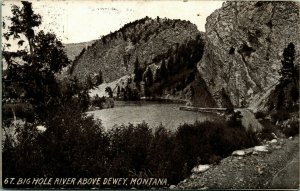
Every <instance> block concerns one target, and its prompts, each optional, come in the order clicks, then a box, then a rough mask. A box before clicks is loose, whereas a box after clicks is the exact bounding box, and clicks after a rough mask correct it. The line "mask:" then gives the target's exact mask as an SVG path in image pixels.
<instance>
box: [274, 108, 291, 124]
mask: <svg viewBox="0 0 300 191" xmlns="http://www.w3.org/2000/svg"><path fill="white" fill-rule="evenodd" d="M289 118H290V113H289V112H288V111H286V110H278V111H275V112H273V113H272V114H271V119H272V121H273V122H274V123H276V122H277V121H279V122H280V121H284V120H287V119H289Z"/></svg>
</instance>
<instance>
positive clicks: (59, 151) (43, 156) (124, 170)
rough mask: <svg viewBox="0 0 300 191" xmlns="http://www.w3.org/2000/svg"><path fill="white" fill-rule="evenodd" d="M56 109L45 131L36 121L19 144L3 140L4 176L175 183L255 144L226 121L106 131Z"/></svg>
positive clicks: (250, 136)
mask: <svg viewBox="0 0 300 191" xmlns="http://www.w3.org/2000/svg"><path fill="white" fill-rule="evenodd" d="M57 114H58V115H56V116H55V117H53V118H51V119H49V121H47V122H46V123H45V127H46V128H47V129H46V131H45V132H42V133H41V132H37V131H36V128H35V127H36V126H35V125H33V124H32V125H30V126H28V128H25V129H27V131H26V132H25V131H24V132H23V133H22V134H21V136H19V137H18V139H19V140H21V142H20V144H18V145H17V146H13V144H10V142H5V144H4V152H3V164H5V166H3V168H4V171H3V172H4V177H6V176H8V175H10V176H11V177H18V176H27V177H30V176H31V177H108V176H110V177H165V178H168V183H169V184H177V183H178V182H179V181H181V180H182V179H184V178H186V177H187V176H189V175H190V172H191V169H192V168H193V167H194V166H195V165H197V164H200V163H201V164H207V163H216V162H218V161H219V160H220V159H221V158H223V157H226V156H228V155H230V154H231V153H232V152H233V151H234V150H237V149H242V148H246V147H251V146H254V145H255V144H256V143H257V140H256V138H255V136H254V134H253V133H249V132H246V131H245V130H244V128H236V127H229V126H227V125H226V123H224V122H222V121H220V122H208V121H205V122H201V123H200V122H196V123H195V124H183V125H181V126H180V127H179V128H178V129H177V131H176V132H169V131H167V130H166V129H165V128H164V127H163V126H162V125H161V126H160V127H158V128H157V129H156V130H155V131H154V132H153V131H152V129H150V127H149V126H148V125H147V124H146V123H142V124H138V125H132V124H129V125H127V126H124V125H123V126H119V127H116V128H114V129H111V130H109V131H107V132H104V131H103V128H102V126H101V124H100V123H95V122H94V121H93V119H92V117H88V116H85V115H81V114H80V113H79V112H77V111H76V110H72V109H70V108H68V107H66V108H65V109H62V110H61V111H59V113H57ZM33 132H35V133H33ZM28 138H29V139H28ZM6 165H7V166H6Z"/></svg>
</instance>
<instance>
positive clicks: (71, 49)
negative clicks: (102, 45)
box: [64, 40, 95, 60]
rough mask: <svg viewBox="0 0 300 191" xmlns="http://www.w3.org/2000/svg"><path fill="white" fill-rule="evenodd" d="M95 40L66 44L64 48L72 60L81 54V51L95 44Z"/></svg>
mask: <svg viewBox="0 0 300 191" xmlns="http://www.w3.org/2000/svg"><path fill="white" fill-rule="evenodd" d="M94 42H95V40H92V41H88V42H81V43H70V44H64V47H65V48H64V50H65V52H66V53H67V56H68V58H69V59H70V60H74V59H75V58H76V56H78V55H79V54H80V52H81V51H82V50H83V49H84V48H87V47H88V46H90V45H91V44H93V43H94Z"/></svg>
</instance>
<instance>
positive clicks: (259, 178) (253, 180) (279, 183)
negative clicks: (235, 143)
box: [176, 136, 299, 189]
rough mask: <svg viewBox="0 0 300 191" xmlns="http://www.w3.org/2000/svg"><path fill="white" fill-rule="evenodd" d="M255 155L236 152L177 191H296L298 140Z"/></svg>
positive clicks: (275, 144)
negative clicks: (289, 190) (180, 190)
mask: <svg viewBox="0 0 300 191" xmlns="http://www.w3.org/2000/svg"><path fill="white" fill-rule="evenodd" d="M263 146H264V147H258V148H266V149H265V150H263V149H261V150H260V151H256V152H254V151H253V152H252V153H251V152H245V151H244V152H236V154H234V155H231V156H229V157H227V158H225V159H223V160H221V162H220V163H219V164H218V165H213V166H211V167H210V168H209V169H208V170H207V171H205V172H202V173H193V174H192V175H191V176H190V177H189V178H187V179H185V180H183V181H182V182H180V183H179V184H178V185H177V186H176V188H177V189H262V188H264V189H267V188H270V189H275V188H276V189H280V188H281V189H297V188H298V187H299V137H298V136H296V137H293V138H288V139H287V138H285V139H273V140H272V141H268V142H265V143H264V144H263Z"/></svg>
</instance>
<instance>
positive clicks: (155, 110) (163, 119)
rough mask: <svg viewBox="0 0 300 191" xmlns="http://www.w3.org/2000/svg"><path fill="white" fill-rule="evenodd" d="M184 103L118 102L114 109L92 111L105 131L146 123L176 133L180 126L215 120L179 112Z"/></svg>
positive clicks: (211, 116)
mask: <svg viewBox="0 0 300 191" xmlns="http://www.w3.org/2000/svg"><path fill="white" fill-rule="evenodd" d="M183 105H184V104H183V103H161V102H154V101H151V102H150V101H138V102H122V101H116V102H115V107H114V108H109V109H102V110H96V111H90V112H88V114H92V115H94V118H95V119H100V120H101V122H102V125H103V126H104V127H105V129H106V130H107V129H110V128H113V127H114V126H115V125H122V124H124V125H128V124H129V123H131V124H138V123H142V122H143V121H145V122H146V123H148V124H149V126H150V127H151V128H156V127H158V126H159V125H160V124H163V125H164V126H165V127H166V128H167V129H169V130H171V131H174V130H176V129H177V128H178V126H179V125H180V124H183V123H189V124H193V123H194V122H195V121H196V120H198V121H204V120H211V119H213V118H214V116H215V115H214V114H211V113H199V112H193V111H182V110H179V107H180V106H183Z"/></svg>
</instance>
